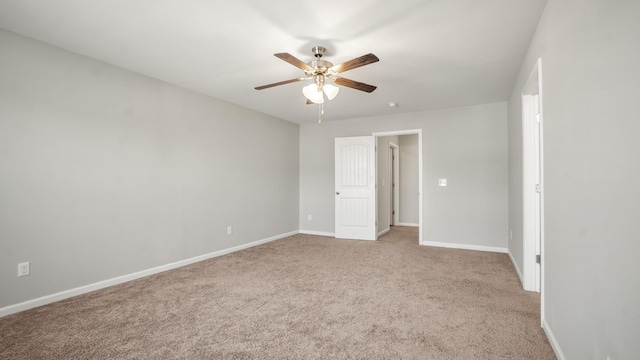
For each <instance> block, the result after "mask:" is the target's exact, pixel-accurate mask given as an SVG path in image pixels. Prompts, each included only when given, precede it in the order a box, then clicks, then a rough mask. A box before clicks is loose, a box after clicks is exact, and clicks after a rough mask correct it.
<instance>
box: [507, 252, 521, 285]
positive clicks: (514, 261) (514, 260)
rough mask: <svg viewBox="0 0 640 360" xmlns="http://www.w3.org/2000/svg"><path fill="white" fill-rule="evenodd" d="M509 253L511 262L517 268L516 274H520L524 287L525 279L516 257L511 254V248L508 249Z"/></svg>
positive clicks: (519, 277)
mask: <svg viewBox="0 0 640 360" xmlns="http://www.w3.org/2000/svg"><path fill="white" fill-rule="evenodd" d="M507 254H509V259H510V260H511V263H512V264H513V268H514V269H516V274H518V279H520V285H522V288H523V289H524V280H523V277H522V272H521V271H520V268H519V267H518V263H516V259H514V258H513V255H512V254H511V250H509V249H507Z"/></svg>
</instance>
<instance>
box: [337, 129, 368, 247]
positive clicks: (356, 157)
mask: <svg viewBox="0 0 640 360" xmlns="http://www.w3.org/2000/svg"><path fill="white" fill-rule="evenodd" d="M335 160H336V162H335V170H336V173H335V189H336V195H335V196H336V200H335V206H336V219H335V220H336V221H335V223H336V225H335V226H336V235H335V236H336V238H342V239H359V240H376V238H377V237H376V222H375V219H376V183H375V176H376V168H375V161H376V154H375V137H373V136H358V137H349V138H336V140H335Z"/></svg>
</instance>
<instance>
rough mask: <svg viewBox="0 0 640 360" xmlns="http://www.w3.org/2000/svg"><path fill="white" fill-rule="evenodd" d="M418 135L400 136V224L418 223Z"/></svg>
mask: <svg viewBox="0 0 640 360" xmlns="http://www.w3.org/2000/svg"><path fill="white" fill-rule="evenodd" d="M419 149H420V148H419V147H418V135H417V134H416V135H402V136H400V223H403V224H418V223H419V222H420V219H419V217H420V213H419V210H420V209H419V207H420V201H419V199H420V187H419V185H420V184H419V180H420V179H419V175H418V173H419V171H420V169H419V165H420V164H419V158H418V151H419Z"/></svg>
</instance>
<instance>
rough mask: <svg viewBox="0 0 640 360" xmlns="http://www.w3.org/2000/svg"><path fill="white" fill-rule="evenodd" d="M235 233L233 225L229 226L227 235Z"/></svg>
mask: <svg viewBox="0 0 640 360" xmlns="http://www.w3.org/2000/svg"><path fill="white" fill-rule="evenodd" d="M231 234H233V227H231V226H227V235H231Z"/></svg>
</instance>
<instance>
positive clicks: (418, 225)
mask: <svg viewBox="0 0 640 360" xmlns="http://www.w3.org/2000/svg"><path fill="white" fill-rule="evenodd" d="M396 225H398V226H411V227H420V224H414V223H403V222H399V223H397V224H396Z"/></svg>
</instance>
